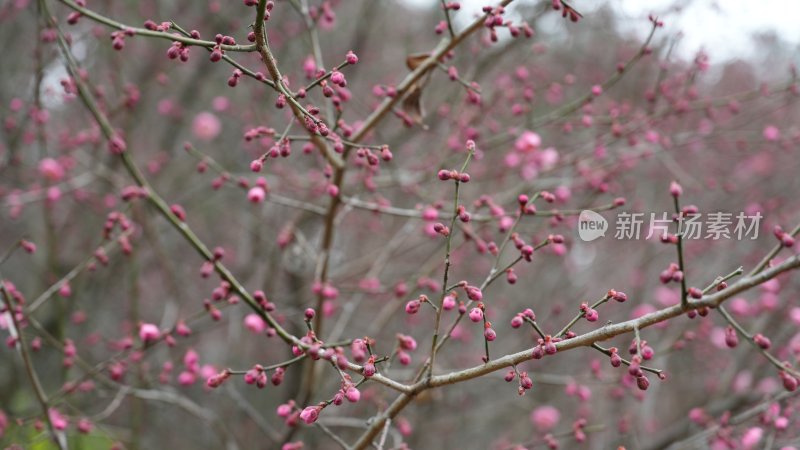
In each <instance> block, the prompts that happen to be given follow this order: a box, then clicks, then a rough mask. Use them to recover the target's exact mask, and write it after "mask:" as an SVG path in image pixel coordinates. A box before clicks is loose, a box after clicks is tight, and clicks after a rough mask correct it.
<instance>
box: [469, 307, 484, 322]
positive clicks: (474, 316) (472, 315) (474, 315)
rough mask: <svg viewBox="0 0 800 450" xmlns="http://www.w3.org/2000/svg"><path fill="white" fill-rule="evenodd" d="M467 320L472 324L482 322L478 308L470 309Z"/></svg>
mask: <svg viewBox="0 0 800 450" xmlns="http://www.w3.org/2000/svg"><path fill="white" fill-rule="evenodd" d="M469 320H471V321H473V322H476V323H477V322H480V321H481V320H483V311H481V309H480V308H472V310H470V312H469Z"/></svg>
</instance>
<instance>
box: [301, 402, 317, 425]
mask: <svg viewBox="0 0 800 450" xmlns="http://www.w3.org/2000/svg"><path fill="white" fill-rule="evenodd" d="M320 411H322V407H321V406H308V407H306V408H305V409H303V411H302V412H300V419H301V420H302V421H303V422H305V423H307V424H309V425H311V424H312V423H314V422H316V421H317V419H318V418H319V412H320Z"/></svg>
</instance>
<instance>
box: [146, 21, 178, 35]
mask: <svg viewBox="0 0 800 450" xmlns="http://www.w3.org/2000/svg"><path fill="white" fill-rule="evenodd" d="M144 27H145V28H147V29H148V30H150V31H160V32H162V33H163V32H166V31H167V30H169V29H170V28H172V23H170V22H161V23H155V22H154V21H152V20H149V19H148V20H145V21H144Z"/></svg>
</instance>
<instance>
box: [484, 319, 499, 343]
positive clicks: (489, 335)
mask: <svg viewBox="0 0 800 450" xmlns="http://www.w3.org/2000/svg"><path fill="white" fill-rule="evenodd" d="M486 324H487V325H488V324H489V323H488V322H487V323H486ZM483 337H484V338H486V340H487V341H489V342H492V341H493V340H495V339H497V333H496V332H495V331H494V330H493V329H492V328H490V327H486V329H484V330H483Z"/></svg>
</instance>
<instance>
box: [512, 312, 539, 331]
mask: <svg viewBox="0 0 800 450" xmlns="http://www.w3.org/2000/svg"><path fill="white" fill-rule="evenodd" d="M525 319H528V320H530V321H532V322H533V321H536V314H534V312H533V310H532V309H530V308H525V310H524V311H522V312H518V313H517V314H516V315H515V316H514V318H512V319H511V328H519V327H521V326H522V324H523V323H524V322H525Z"/></svg>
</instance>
